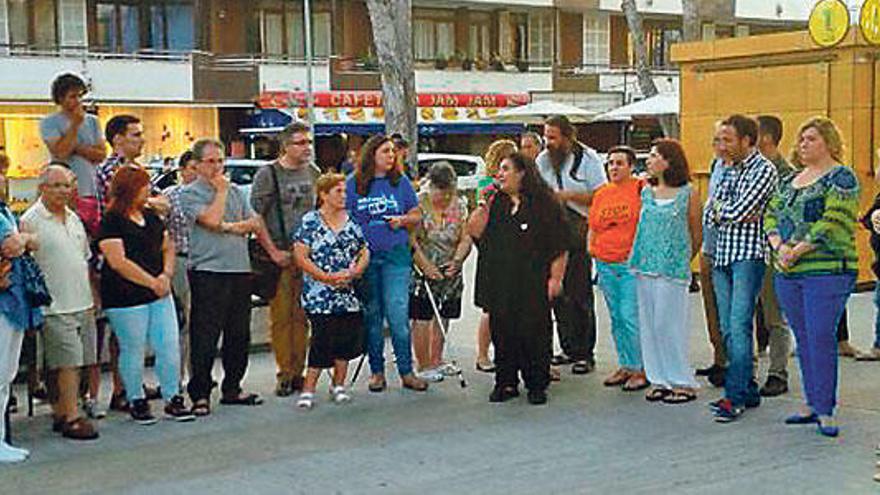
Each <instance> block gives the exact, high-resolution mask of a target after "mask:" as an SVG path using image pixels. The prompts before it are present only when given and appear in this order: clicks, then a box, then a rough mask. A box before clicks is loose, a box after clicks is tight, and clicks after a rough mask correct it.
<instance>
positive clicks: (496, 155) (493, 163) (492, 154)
mask: <svg viewBox="0 0 880 495" xmlns="http://www.w3.org/2000/svg"><path fill="white" fill-rule="evenodd" d="M517 149H518V148H517V146H516V143H515V142H513V141H511V140H510V139H498V140H497V141H494V142H493V143H492V144H490V145H489V147H488V148H486V154H485V155H483V161H485V162H486V176H487V177H495V174H497V173H498V168H499V167H501V161H502V160H504V159H505V158H507V157H508V156H510V155H512V154H514V153H516V152H517Z"/></svg>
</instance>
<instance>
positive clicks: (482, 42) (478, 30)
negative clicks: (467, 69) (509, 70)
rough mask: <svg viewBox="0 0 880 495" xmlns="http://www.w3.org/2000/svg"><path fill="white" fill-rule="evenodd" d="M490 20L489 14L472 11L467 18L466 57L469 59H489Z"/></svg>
mask: <svg viewBox="0 0 880 495" xmlns="http://www.w3.org/2000/svg"><path fill="white" fill-rule="evenodd" d="M490 22H491V20H490V17H489V14H487V13H483V12H472V13H471V14H470V19H469V24H470V27H469V31H468V35H469V36H468V57H470V58H471V59H477V58H480V59H483V60H489V57H490V54H489V48H490V38H489V24H490Z"/></svg>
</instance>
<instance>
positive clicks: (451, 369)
mask: <svg viewBox="0 0 880 495" xmlns="http://www.w3.org/2000/svg"><path fill="white" fill-rule="evenodd" d="M439 369H440V373H443V376H458V375H460V374H461V368H459V367H458V366H456V365H454V364H452V363H443V364H441V365H440V368H439Z"/></svg>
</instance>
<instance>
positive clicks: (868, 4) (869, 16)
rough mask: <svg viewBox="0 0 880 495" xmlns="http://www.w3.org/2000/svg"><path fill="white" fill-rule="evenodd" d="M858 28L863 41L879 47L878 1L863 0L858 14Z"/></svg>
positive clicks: (879, 12) (879, 6) (879, 3)
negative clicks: (860, 30) (863, 38)
mask: <svg viewBox="0 0 880 495" xmlns="http://www.w3.org/2000/svg"><path fill="white" fill-rule="evenodd" d="M859 27H860V28H861V29H862V36H864V37H865V41H867V42H868V43H871V44H872V45H880V0H865V3H864V4H862V10H861V13H860V14H859Z"/></svg>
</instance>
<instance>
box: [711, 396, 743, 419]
mask: <svg viewBox="0 0 880 495" xmlns="http://www.w3.org/2000/svg"><path fill="white" fill-rule="evenodd" d="M744 410H745V409H744V408H742V407H737V406H734V405H733V403H732V402H730V401H729V400H727V399H721V401H720V402H719V403H718V408H717V409H715V411H714V412H713V415H714V416H715V422H716V423H732V422H734V421H736V420H737V419H739V417H740V416H742V414H743V411H744Z"/></svg>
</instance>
